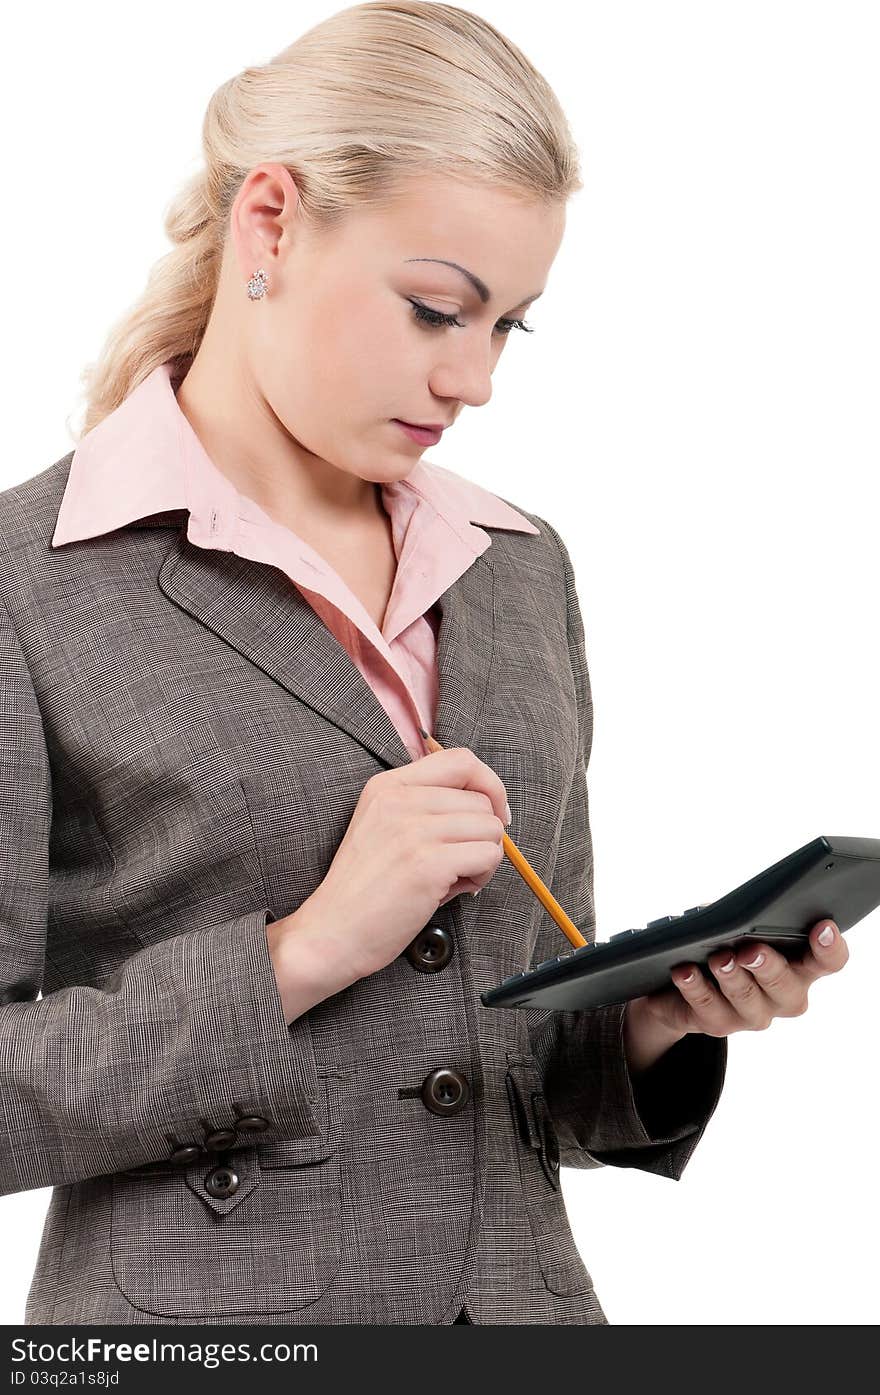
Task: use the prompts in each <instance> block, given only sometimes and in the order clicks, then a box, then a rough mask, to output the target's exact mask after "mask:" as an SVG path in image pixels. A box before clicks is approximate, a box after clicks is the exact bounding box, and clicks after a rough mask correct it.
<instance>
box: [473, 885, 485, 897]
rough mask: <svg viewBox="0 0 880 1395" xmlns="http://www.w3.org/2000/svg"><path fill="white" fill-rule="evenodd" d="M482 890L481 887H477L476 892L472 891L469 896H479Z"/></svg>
mask: <svg viewBox="0 0 880 1395" xmlns="http://www.w3.org/2000/svg"><path fill="white" fill-rule="evenodd" d="M482 890H483V888H482V887H481V886H479V887H477V890H476V891H472V892H471V896H479V894H480V892H481V891H482Z"/></svg>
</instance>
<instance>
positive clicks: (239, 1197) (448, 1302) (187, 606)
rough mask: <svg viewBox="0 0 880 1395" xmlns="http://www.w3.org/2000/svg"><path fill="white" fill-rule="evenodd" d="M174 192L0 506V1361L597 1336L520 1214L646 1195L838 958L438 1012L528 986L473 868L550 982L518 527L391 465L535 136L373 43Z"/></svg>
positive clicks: (494, 345) (451, 391)
mask: <svg viewBox="0 0 880 1395" xmlns="http://www.w3.org/2000/svg"><path fill="white" fill-rule="evenodd" d="M414 75H415V76H414ZM204 149H205V161H206V164H205V169H204V171H203V173H201V174H200V175H198V176H197V177H196V178H195V179H194V180H193V182H192V183H191V185H190V186H189V187H188V188H187V190H186V191H185V192H184V194H183V195H182V196H181V197H180V198H179V199H178V201H177V202H176V204H175V205H174V206H173V208H172V210H171V212H170V214H169V217H168V221H167V227H168V231H169V233H170V236H171V238H172V240H173V241H174V243H175V248H174V250H173V251H172V252H171V253H170V254H169V255H168V256H167V257H166V258H164V259H163V261H162V262H161V263H160V264H159V266H158V268H157V269H156V271H155V272H154V274H153V276H152V278H151V280H150V282H149V285H148V287H147V291H146V293H145V295H144V297H143V298H142V300H141V302H140V303H139V304H138V305H137V306H135V307H134V309H133V310H132V311H131V313H130V314H129V315H128V316H127V317H126V318H125V320H124V321H123V322H122V323H121V324H120V325H119V326H118V327H117V329H116V332H115V333H114V335H112V336H111V337H110V339H109V341H108V344H107V347H106V349H105V352H104V354H103V356H102V357H101V359H100V361H99V363H98V364H97V366H96V367H95V369H94V371H93V372H92V373H91V375H90V377H89V379H88V384H89V386H88V407H87V413H86V420H85V427H84V433H83V436H82V439H81V440H80V442H79V444H78V447H77V449H76V450H75V451H72V452H70V453H69V454H68V455H66V456H65V457H63V458H62V459H61V460H59V461H57V462H56V463H55V464H53V465H52V466H51V467H49V468H48V469H47V470H44V471H43V472H42V473H40V474H39V475H37V476H36V477H34V478H33V479H30V480H27V481H25V482H24V484H21V485H19V486H17V487H16V488H14V489H11V490H7V491H6V492H5V493H4V494H3V495H2V498H0V504H2V525H3V526H2V530H0V534H2V536H3V538H4V539H5V540H6V545H7V548H8V556H7V557H6V558H5V559H4V560H5V565H4V566H3V567H2V568H0V575H2V588H3V601H4V611H3V621H2V631H0V635H2V647H3V657H2V661H3V669H2V672H3V702H2V703H0V761H2V766H0V790H2V797H3V801H4V807H3V809H2V818H0V828H2V836H3V843H2V845H0V846H2V857H3V877H2V897H3V915H4V938H3V942H2V955H0V974H2V985H0V988H2V998H0V1003H2V1006H0V1031H2V1053H0V1063H2V1064H0V1084H2V1089H0V1111H2V1119H0V1124H2V1127H0V1150H2V1160H3V1164H4V1166H3V1168H2V1170H0V1178H2V1189H3V1190H4V1191H6V1192H14V1191H16V1190H19V1191H23V1190H27V1189H29V1188H35V1187H43V1186H52V1187H53V1194H52V1199H51V1203H50V1207H49V1212H48V1215H47V1219H46V1226H45V1231H44V1235H43V1240H42V1245H41V1248H40V1253H39V1258H38V1263H37V1269H36V1272H35V1275H34V1278H33V1282H32V1285H31V1290H30V1294H29V1298H28V1304H27V1310H26V1321H27V1322H28V1323H63V1324H68V1323H76V1324H85V1323H88V1324H97V1323H100V1324H115V1323H147V1324H155V1323H162V1324H168V1323H201V1324H218V1323H230V1322H247V1323H266V1324H279V1323H286V1322H289V1321H290V1320H291V1317H293V1318H294V1320H296V1321H298V1322H302V1323H316V1324H332V1323H352V1322H354V1323H369V1324H386V1323H387V1324H393V1323H433V1324H443V1323H453V1322H469V1321H473V1322H477V1323H488V1324H499V1323H539V1324H560V1323H561V1324H567V1325H579V1324H593V1323H605V1322H607V1318H606V1316H605V1314H604V1312H603V1309H602V1307H601V1304H600V1302H599V1299H598V1297H597V1295H596V1292H595V1289H594V1287H593V1282H592V1278H591V1276H590V1274H589V1273H588V1271H587V1269H586V1268H585V1267H584V1264H583V1262H582V1260H581V1257H580V1255H579V1254H578V1251H577V1249H576V1246H575V1244H574V1241H573V1238H572V1236H571V1232H570V1228H569V1225H568V1219H567V1216H566V1212H565V1205H564V1200H563V1196H562V1192H561V1190H560V1185H559V1171H560V1167H561V1166H569V1167H580V1168H590V1167H596V1166H602V1165H604V1164H611V1165H616V1166H623V1167H640V1168H642V1169H644V1170H646V1171H650V1172H655V1173H658V1174H660V1175H663V1176H668V1177H671V1178H675V1179H678V1178H680V1177H681V1174H682V1172H683V1170H684V1167H685V1165H686V1163H687V1161H688V1158H689V1157H690V1155H691V1153H692V1152H693V1149H694V1148H695V1147H696V1145H697V1143H698V1141H699V1139H700V1137H701V1136H702V1133H703V1130H704V1129H705V1127H706V1124H707V1122H708V1120H709V1118H710V1117H711V1115H712V1113H713V1111H714V1109H715V1106H716V1104H717V1102H718V1098H719V1095H720V1091H721V1088H722V1083H723V1079H724V1071H725V1066H726V1047H727V1043H726V1036H727V1035H728V1034H729V1033H730V1032H731V1031H734V1030H744V1029H754V1028H755V1027H760V1026H765V1025H767V1020H769V1017H770V1016H773V1015H791V1014H792V1013H793V1012H797V1011H802V1010H803V1006H804V993H805V984H806V983H807V982H808V981H809V977H810V976H813V977H815V976H817V975H818V974H819V973H821V972H829V971H831V970H833V969H834V968H835V967H840V964H841V963H842V962H843V961H844V958H845V953H846V952H845V949H844V947H843V945H842V941H841V937H840V936H839V934H837V935H835V937H834V943H833V945H832V947H831V948H830V949H829V950H827V951H826V950H824V949H823V948H821V947H820V946H819V945H818V943H817V941H816V940H815V939H814V940H813V942H812V943H813V948H814V954H815V958H813V956H812V955H811V956H810V962H809V964H806V965H804V966H803V967H802V968H801V969H798V968H797V967H789V966H786V965H784V963H779V962H777V960H778V956H774V955H773V952H772V951H770V950H769V949H768V950H767V959H766V961H765V966H764V971H763V972H764V973H765V974H767V977H768V992H767V993H764V992H763V991H760V979H759V978H758V973H759V970H758V969H755V973H754V975H753V974H752V973H751V972H750V971H748V970H747V969H746V968H745V967H743V966H742V965H741V964H740V963H738V964H737V965H736V966H735V972H734V973H732V974H731V975H730V978H729V981H728V980H724V979H723V976H722V975H721V971H720V966H715V965H713V966H712V967H713V971H715V970H717V974H718V980H719V983H718V984H717V985H716V984H714V983H713V982H712V981H711V980H710V978H709V977H708V976H704V975H703V974H702V973H698V974H696V975H695V976H694V977H693V979H692V980H691V982H690V983H689V984H685V983H684V982H683V981H682V982H681V983H679V982H678V980H677V979H676V983H675V984H674V985H673V986H672V987H671V988H670V989H669V990H668V991H665V992H663V993H660V994H655V995H652V996H651V997H650V998H642V999H638V1000H636V1002H634V1003H631V1004H627V1005H620V1004H617V1005H614V1006H613V1007H610V1008H603V1009H601V1010H598V1011H596V1012H589V1013H580V1014H578V1013H558V1012H557V1013H554V1012H547V1011H536V1010H527V1011H517V1012H498V1011H492V1010H487V1009H484V1008H483V1007H482V1005H481V1003H480V993H481V992H482V991H484V990H485V989H486V988H488V987H491V986H492V985H494V984H496V983H498V982H499V981H500V980H501V979H502V978H504V977H506V976H508V975H510V974H512V973H516V972H518V971H521V970H522V969H523V968H525V967H527V966H528V965H529V964H530V963H533V962H538V961H540V960H543V959H546V958H549V957H551V956H552V955H553V954H555V953H559V952H561V950H562V949H563V948H564V945H562V944H561V942H560V937H559V933H558V931H557V929H556V927H555V925H553V923H552V922H550V921H549V918H548V917H547V916H546V915H545V914H544V912H543V910H542V908H541V906H540V904H539V903H538V902H537V900H536V899H535V898H534V897H533V896H532V895H531V894H530V893H529V892H528V891H527V890H526V889H525V887H524V885H523V883H522V881H521V880H520V879H519V878H518V876H517V875H516V873H515V871H514V870H513V869H512V867H511V866H510V865H509V863H507V862H506V861H505V859H504V856H503V850H502V832H503V830H504V828H505V827H507V826H510V827H511V833H512V836H513V837H514V838H515V839H516V841H517V842H518V844H519V845H520V847H522V849H523V851H524V852H525V854H526V856H527V857H528V858H529V860H530V861H531V862H532V864H533V865H534V866H535V867H536V869H537V870H538V872H539V874H540V875H541V876H542V877H544V878H545V880H546V881H547V882H548V883H549V884H550V885H551V887H552V889H553V892H554V894H555V895H556V897H557V899H558V900H559V901H560V902H561V903H562V904H563V905H564V906H565V907H566V909H567V910H568V912H569V914H570V915H571V916H572V917H573V918H574V919H575V920H576V921H577V923H578V925H579V926H580V928H581V930H582V933H583V934H584V935H585V936H586V937H587V938H588V939H590V940H592V939H594V937H595V922H594V913H593V883H592V856H591V844H590V830H589V820H588V802H587V789H586V771H587V763H588V760H589V755H590V748H591V741H592V703H591V696H590V687H589V677H588V673H587V666H586V658H585V649H584V631H583V625H582V620H581V615H580V610H579V606H578V600H577V594H576V591H575V585H574V577H573V572H572V567H571V561H570V558H569V556H568V552H567V550H566V548H565V546H564V544H563V542H562V540H561V539H560V537H559V534H558V533H557V532H556V531H555V529H554V528H553V527H552V526H551V525H550V524H549V523H547V522H546V521H545V520H544V519H542V518H539V517H538V516H537V515H535V514H531V513H529V512H527V511H525V510H520V509H517V508H514V506H513V505H512V504H510V503H509V502H508V501H506V500H503V499H500V498H498V497H496V496H494V495H492V494H490V493H488V492H487V491H486V490H484V489H482V488H481V487H480V486H479V485H477V484H476V483H474V482H472V481H469V480H466V479H464V478H463V477H462V476H460V475H458V474H456V473H454V472H452V471H449V470H444V469H440V468H439V467H437V466H431V465H429V464H428V463H427V462H424V461H422V460H421V459H420V457H421V453H422V450H423V449H424V446H425V443H426V441H427V440H429V439H430V440H433V439H435V437H434V436H433V435H432V436H430V437H429V436H427V435H425V434H424V433H422V434H420V433H419V432H418V431H417V430H413V429H408V428H407V426H406V425H405V424H406V423H409V424H410V427H413V426H418V425H420V424H421V425H422V426H424V425H425V424H431V425H434V426H436V427H437V428H438V429H443V428H445V427H447V426H450V425H451V424H452V423H453V422H454V420H455V419H456V417H457V416H458V415H459V413H460V412H461V410H462V409H463V407H464V406H466V405H470V406H475V407H476V406H480V405H482V404H484V403H486V402H488V400H489V397H490V393H491V377H492V374H493V372H494V370H495V368H496V365H497V363H498V360H499V358H500V356H501V354H502V352H503V349H504V345H505V343H506V340H507V337H508V335H509V333H510V332H512V331H514V330H515V331H516V332H522V331H523V330H527V329H528V326H527V324H526V322H525V321H524V320H523V318H522V317H523V316H524V314H525V313H526V311H527V309H528V306H529V304H531V303H532V302H533V301H534V299H535V298H536V297H537V296H538V295H540V294H541V293H542V292H543V290H544V287H545V285H546V283H547V280H548V276H549V272H550V268H551V265H552V262H553V260H554V258H555V255H556V253H557V250H558V247H559V244H560V242H561V238H562V234H563V226H564V211H565V201H566V199H567V198H568V197H569V195H570V194H571V193H572V192H574V191H575V190H576V189H578V188H579V187H581V185H580V181H579V179H578V176H577V168H576V157H575V151H574V147H573V144H572V141H571V137H570V133H569V131H568V128H567V126H566V122H565V119H564V116H563V114H562V112H561V111H560V109H559V106H558V103H557V101H556V99H555V97H554V96H553V94H552V92H551V91H550V89H549V88H548V86H547V84H546V82H545V81H544V80H543V79H542V78H541V76H540V74H538V73H537V72H536V71H535V69H534V68H533V67H532V65H531V64H530V63H529V62H528V60H527V59H526V58H525V57H524V56H523V55H522V54H521V53H520V52H519V50H518V49H516V48H515V47H514V46H513V45H512V44H510V43H509V41H507V40H506V39H504V38H503V37H502V36H501V35H500V34H499V33H498V32H497V31H496V30H495V29H493V28H492V26H491V25H489V24H487V23H486V22H485V21H483V20H481V19H479V18H477V17H476V16H474V15H472V14H470V13H468V12H467V11H464V10H460V9H456V8H454V7H451V6H446V5H433V4H421V3H415V2H412V3H404V4H393V5H386V4H367V5H360V6H356V7H355V8H353V9H349V10H345V11H343V12H341V13H339V14H337V15H335V16H333V17H332V18H331V19H329V20H327V21H325V22H324V23H322V24H320V25H318V26H317V27H316V28H314V29H312V30H311V31H309V32H308V33H307V34H305V35H304V36H303V37H302V38H300V39H299V40H298V41H297V42H296V43H295V44H293V45H292V46H291V47H290V48H289V49H287V50H285V51H284V52H283V53H281V54H280V55H279V56H278V57H277V58H276V59H274V60H273V61H272V62H270V63H268V64H266V65H264V66H262V67H256V68H247V69H245V70H244V71H243V72H242V73H241V74H240V75H239V76H238V77H236V78H234V79H233V80H231V81H230V82H228V83H226V84H224V86H223V87H221V88H220V89H219V91H218V92H217V93H216V94H215V95H214V97H213V99H212V101H211V103H210V106H209V109H208V113H207V116H206V120H205V128H204ZM425 732H427V733H432V734H434V735H435V736H436V737H437V738H438V739H439V741H440V743H441V745H442V746H443V747H444V748H445V749H443V750H441V751H436V752H434V753H429V748H428V746H427V744H426V741H425V737H424V734H423V733H425ZM511 811H512V814H511ZM466 892H471V893H474V894H475V895H476V893H478V892H482V895H480V896H479V897H478V899H476V900H474V899H473V897H472V896H470V895H468V896H466V895H465V894H464V893H466ZM818 930H819V927H818V926H817V927H815V933H818ZM823 954H824V955H825V956H826V957H825V959H824V960H823V959H822V955H823ZM686 967H687V966H683V968H686ZM768 971H770V972H768ZM41 990H42V998H40V999H39V1000H38V994H39V993H40V991H41Z"/></svg>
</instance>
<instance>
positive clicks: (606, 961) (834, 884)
mask: <svg viewBox="0 0 880 1395" xmlns="http://www.w3.org/2000/svg"><path fill="white" fill-rule="evenodd" d="M878 905H880V839H877V838H831V837H825V836H820V837H818V838H814V839H813V840H812V842H810V843H805V844H804V845H803V847H800V848H797V849H796V850H795V851H794V852H792V853H789V854H788V855H787V856H786V857H783V858H782V859H781V860H780V861H779V862H774V863H773V865H772V866H770V867H767V868H765V869H764V871H762V872H758V873H757V875H756V876H754V877H752V878H751V879H750V880H749V881H747V882H743V883H742V885H741V886H737V887H735V888H734V890H733V891H729V892H728V893H727V894H726V895H725V896H722V897H720V898H719V899H718V900H717V901H712V902H709V903H708V904H705V905H700V906H691V907H690V908H689V909H688V910H686V911H682V912H681V913H680V914H679V915H663V916H659V917H658V918H657V919H656V920H649V921H648V923H647V925H644V926H641V927H638V928H636V929H632V930H619V931H618V932H617V933H616V934H614V935H612V936H611V938H610V939H608V940H597V941H596V942H595V943H594V944H588V945H582V946H581V947H580V948H579V949H572V950H571V951H570V952H569V953H568V954H559V955H557V957H556V958H555V959H546V960H545V961H544V962H543V963H542V964H536V965H534V966H533V967H532V968H530V969H527V970H526V971H524V972H523V973H518V974H511V975H510V977H509V978H505V979H503V980H502V982H501V983H499V984H497V985H496V987H494V988H490V989H488V990H487V991H486V992H484V993H481V994H480V1001H481V1002H482V1003H483V1005H484V1006H485V1007H502V1008H518V1007H536V1008H556V1009H559V1010H561V1011H575V1012H577V1011H586V1010H589V1009H590V1008H597V1007H605V1006H607V1005H610V1004H611V1003H623V1002H627V1001H628V1000H629V999H630V998H637V997H639V996H640V995H641V994H644V993H653V992H655V991H656V990H658V989H661V988H669V987H670V985H671V984H672V978H671V971H672V969H674V968H675V966H676V965H681V964H684V963H689V964H698V965H700V966H701V967H704V968H706V973H707V974H709V975H710V977H712V975H711V970H709V969H708V967H707V966H708V961H709V956H710V955H712V954H714V953H715V952H716V950H720V949H730V950H737V949H739V948H740V947H741V946H742V945H745V944H748V943H749V942H754V941H756V940H760V941H761V942H762V943H764V944H768V945H771V946H772V947H773V948H774V949H776V950H778V951H779V952H780V954H783V955H785V957H786V959H800V958H802V957H803V956H804V954H806V952H807V951H808V949H809V943H808V941H809V933H810V931H811V930H812V928H813V926H814V925H815V924H816V923H817V921H819V920H822V919H824V918H827V919H828V920H833V921H834V923H835V924H836V925H837V926H838V928H839V929H840V930H842V931H844V932H846V931H847V930H849V929H851V928H852V926H853V925H855V924H857V923H858V921H860V920H863V919H864V917H865V916H867V915H870V914H871V912H872V911H874V910H876V909H877V907H878ZM559 933H560V935H562V931H561V930H560V932H559Z"/></svg>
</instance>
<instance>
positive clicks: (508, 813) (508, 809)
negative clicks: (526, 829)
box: [504, 804, 513, 823]
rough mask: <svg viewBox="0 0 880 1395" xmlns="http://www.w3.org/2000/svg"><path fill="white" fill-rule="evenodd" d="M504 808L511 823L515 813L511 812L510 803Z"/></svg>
mask: <svg viewBox="0 0 880 1395" xmlns="http://www.w3.org/2000/svg"><path fill="white" fill-rule="evenodd" d="M504 809H505V812H506V814H507V822H508V823H510V821H511V819H512V818H513V814H512V813H511V812H510V805H509V804H505V806H504Z"/></svg>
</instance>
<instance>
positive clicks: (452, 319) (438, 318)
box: [409, 300, 535, 339]
mask: <svg viewBox="0 0 880 1395" xmlns="http://www.w3.org/2000/svg"><path fill="white" fill-rule="evenodd" d="M409 303H410V305H411V306H412V308H413V311H414V313H415V317H416V319H417V320H422V321H424V322H425V323H426V324H429V325H456V326H457V328H458V329H464V325H463V324H462V323H461V320H459V319H458V318H457V317H456V316H455V315H443V314H441V313H440V311H439V310H429V309H428V306H427V305H422V304H421V303H420V302H419V301H417V300H411V301H410V302H409ZM498 324H499V325H507V328H506V329H504V330H501V331H500V333H501V334H503V335H504V337H505V339H506V338H507V336H508V334H509V333H510V331H511V330H512V329H522V330H525V332H526V334H534V332H535V327H534V325H528V324H526V322H525V320H499V321H498ZM496 329H497V326H496Z"/></svg>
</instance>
